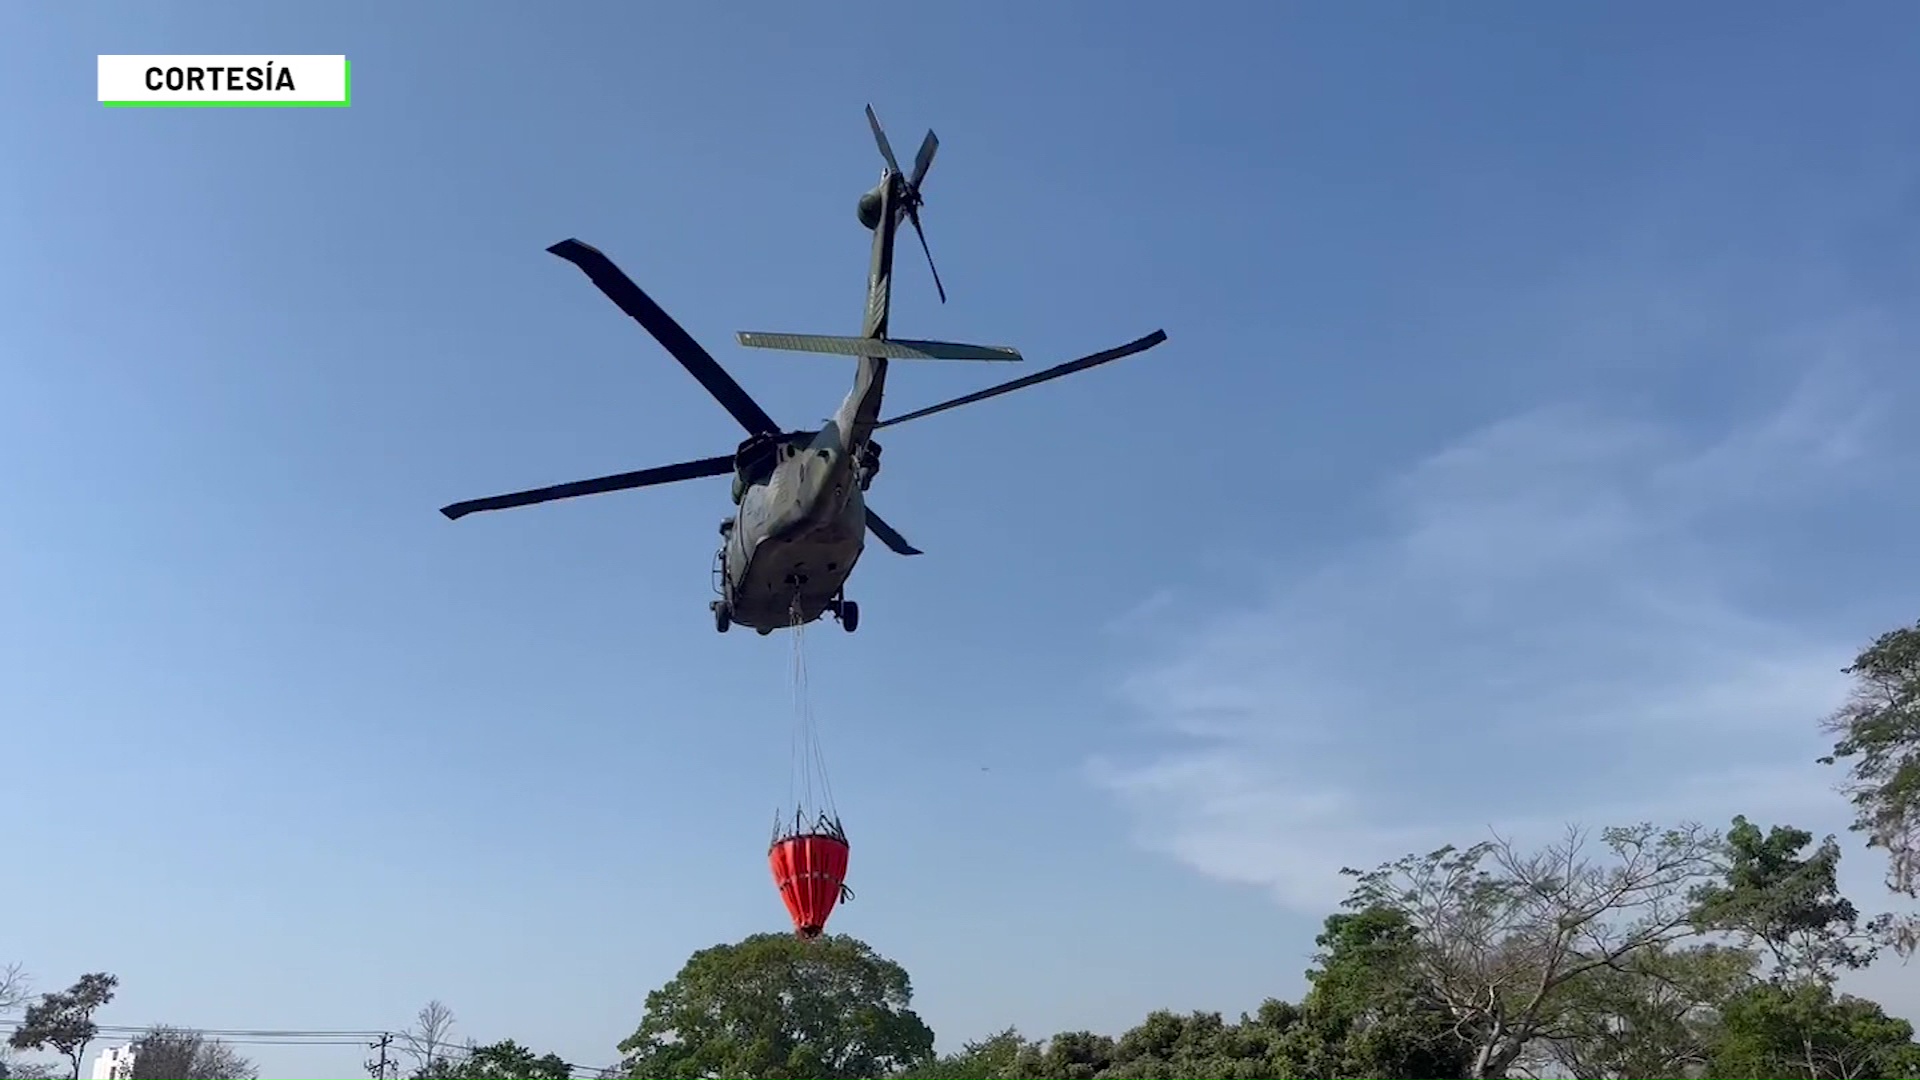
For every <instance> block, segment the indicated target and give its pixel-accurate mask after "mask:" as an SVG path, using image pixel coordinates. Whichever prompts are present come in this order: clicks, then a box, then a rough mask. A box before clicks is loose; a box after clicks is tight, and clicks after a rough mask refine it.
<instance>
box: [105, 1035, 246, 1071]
mask: <svg viewBox="0 0 1920 1080" xmlns="http://www.w3.org/2000/svg"><path fill="white" fill-rule="evenodd" d="M258 1075H259V1073H258V1071H257V1070H256V1069H255V1068H254V1065H253V1062H251V1061H249V1060H247V1058H246V1057H245V1056H243V1055H242V1054H241V1053H240V1052H239V1051H238V1050H236V1049H234V1048H233V1047H232V1046H231V1045H229V1044H227V1043H224V1042H221V1041H220V1040H218V1039H209V1038H207V1037H206V1036H205V1035H203V1034H201V1033H200V1032H198V1031H192V1030H188V1029H185V1028H176V1027H167V1026H164V1025H162V1026H158V1027H154V1028H151V1029H149V1030H148V1031H147V1032H146V1033H145V1034H143V1035H141V1036H140V1037H139V1038H137V1039H135V1040H134V1041H133V1075H132V1080H255V1077H257V1076H258Z"/></svg>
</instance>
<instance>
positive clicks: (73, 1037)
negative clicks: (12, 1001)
mask: <svg viewBox="0 0 1920 1080" xmlns="http://www.w3.org/2000/svg"><path fill="white" fill-rule="evenodd" d="M119 985H120V979H119V977H118V976H115V975H109V974H107V973H106V972H104V971H96V972H93V973H92V974H89V975H82V976H80V979H79V981H77V982H75V983H74V984H73V985H72V986H70V987H68V988H67V989H65V990H62V991H59V992H58V993H49V994H42V995H41V996H40V1000H39V1001H37V1002H35V1003H33V1004H32V1005H29V1006H27V1013H26V1016H25V1017H24V1018H23V1019H22V1020H21V1021H20V1026H19V1027H17V1028H15V1029H14V1032H13V1035H12V1036H11V1037H9V1038H8V1040H7V1043H8V1045H10V1046H12V1047H13V1048H14V1049H16V1050H44V1049H46V1048H47V1047H52V1048H53V1049H54V1050H56V1051H57V1052H59V1053H60V1054H62V1055H63V1056H65V1057H66V1059H67V1060H68V1061H69V1062H71V1063H72V1064H73V1072H72V1073H71V1077H72V1080H79V1078H80V1058H81V1056H82V1055H84V1054H85V1053H86V1052H87V1044H88V1043H90V1042H92V1041H93V1037H94V1036H95V1035H97V1034H99V1031H100V1029H99V1028H98V1027H96V1026H95V1025H94V1022H93V1014H94V1011H95V1010H97V1009H98V1008H100V1006H102V1005H105V1004H106V1003H107V1002H109V1001H112V1000H113V993H114V990H115V988H116V987H118V986H119Z"/></svg>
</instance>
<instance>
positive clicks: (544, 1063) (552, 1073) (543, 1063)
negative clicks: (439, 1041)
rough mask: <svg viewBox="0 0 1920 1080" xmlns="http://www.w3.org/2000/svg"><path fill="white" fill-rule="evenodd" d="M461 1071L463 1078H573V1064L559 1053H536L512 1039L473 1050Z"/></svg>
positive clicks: (555, 1079) (472, 1079)
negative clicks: (567, 1061) (564, 1059)
mask: <svg viewBox="0 0 1920 1080" xmlns="http://www.w3.org/2000/svg"><path fill="white" fill-rule="evenodd" d="M457 1075H458V1076H459V1077H460V1080H571V1077H572V1076H573V1067H572V1066H570V1065H568V1064H567V1063H566V1062H565V1061H562V1060H561V1059H560V1056H559V1055H558V1054H542V1055H539V1056H538V1057H536V1056H534V1053H533V1051H532V1050H529V1049H527V1048H526V1047H524V1046H521V1045H520V1044H519V1043H517V1042H514V1041H513V1040H512V1039H503V1040H501V1041H500V1042H497V1043H490V1044H488V1045H486V1046H476V1047H474V1048H473V1049H471V1050H469V1051H468V1052H467V1055H466V1061H465V1062H464V1063H463V1064H462V1065H461V1067H460V1069H459V1071H458V1073H457Z"/></svg>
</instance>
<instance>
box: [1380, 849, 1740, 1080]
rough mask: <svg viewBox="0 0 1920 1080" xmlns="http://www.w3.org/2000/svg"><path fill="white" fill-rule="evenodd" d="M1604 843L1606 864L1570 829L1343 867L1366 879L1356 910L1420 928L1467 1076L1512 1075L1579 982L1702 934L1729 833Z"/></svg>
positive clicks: (1423, 954) (1423, 972) (1421, 958)
mask: <svg viewBox="0 0 1920 1080" xmlns="http://www.w3.org/2000/svg"><path fill="white" fill-rule="evenodd" d="M1601 835H1602V840H1603V842H1604V845H1605V847H1606V849H1607V851H1608V852H1609V853H1610V855H1611V858H1610V860H1609V861H1608V863H1607V864H1606V865H1602V864H1600V863H1597V862H1595V861H1593V860H1592V859H1591V858H1590V857H1589V856H1588V854H1587V853H1586V846H1585V839H1584V836H1583V835H1582V834H1581V833H1580V832H1579V831H1578V830H1570V831H1569V833H1568V836H1567V838H1566V840H1564V841H1563V842H1561V843H1559V844H1556V845H1553V846H1550V847H1548V848H1545V849H1543V850H1541V851H1539V852H1537V853H1532V854H1523V853H1521V852H1519V851H1517V850H1516V849H1515V848H1514V847H1513V846H1512V844H1510V843H1509V842H1507V841H1504V840H1498V841H1494V842H1489V843H1482V844H1476V845H1474V846H1473V847H1471V848H1468V849H1466V850H1465V851H1461V850H1458V849H1456V848H1453V847H1451V846H1448V847H1443V848H1441V849H1439V850H1438V851H1435V852H1432V853H1431V854H1428V855H1425V856H1413V855H1409V856H1407V857H1405V858H1402V859H1399V860H1397V861H1395V862H1391V863H1387V864H1385V865H1383V866H1380V867H1379V868H1377V869H1374V870H1371V871H1367V872H1364V873H1362V872H1360V871H1356V870H1346V871H1344V872H1345V873H1347V874H1348V875H1350V876H1352V877H1354V878H1356V879H1357V883H1356V884H1355V886H1354V889H1353V892H1352V894H1351V895H1350V896H1349V897H1348V899H1347V901H1346V905H1345V906H1346V907H1347V908H1348V909H1349V910H1353V911H1368V910H1370V909H1384V910H1387V911H1392V912H1396V913H1398V914H1399V915H1400V916H1401V917H1402V918H1404V919H1405V920H1406V922H1407V925H1408V926H1409V927H1411V928H1412V930H1413V931H1414V933H1415V935H1416V937H1417V941H1418V948H1416V949H1415V950H1413V953H1412V962H1413V964H1414V965H1415V969H1416V971H1417V972H1418V974H1419V978H1420V981H1421V983H1422V984H1423V985H1424V986H1425V988H1426V989H1427V990H1428V991H1429V992H1431V993H1432V995H1433V996H1434V998H1435V999H1436V1000H1437V1001H1438V1002H1439V1003H1440V1004H1441V1005H1442V1006H1443V1007H1444V1008H1445V1009H1446V1010H1447V1013H1448V1015H1449V1016H1450V1017H1451V1019H1452V1021H1453V1028H1454V1030H1455V1031H1456V1032H1457V1033H1458V1034H1459V1036H1460V1037H1461V1038H1462V1039H1463V1040H1465V1042H1466V1044H1467V1045H1468V1046H1469V1047H1470V1048H1471V1056H1470V1058H1469V1060H1468V1062H1467V1068H1466V1069H1465V1070H1464V1071H1463V1073H1462V1074H1461V1075H1463V1076H1466V1077H1473V1078H1479V1077H1496V1076H1505V1075H1507V1071H1508V1070H1509V1068H1511V1067H1512V1066H1513V1064H1514V1063H1515V1062H1516V1061H1518V1060H1519V1059H1520V1057H1521V1055H1522V1054H1523V1053H1524V1052H1525V1051H1526V1050H1527V1049H1528V1047H1529V1045H1530V1044H1532V1043H1533V1042H1534V1041H1535V1040H1536V1039H1539V1038H1541V1037H1542V1036H1544V1035H1545V1034H1547V1033H1548V1032H1550V1031H1551V1030H1552V1027H1553V1025H1554V1024H1555V1023H1556V1022H1557V1021H1558V1020H1559V1019H1560V1017H1561V1015H1562V1012H1563V1009H1564V1007H1565V1006H1566V1005H1567V1004H1568V1003H1569V1001H1570V1000H1571V995H1570V993H1569V988H1570V984H1572V983H1574V981H1575V980H1577V979H1579V978H1580V977H1581V976H1583V975H1586V974H1587V973H1589V972H1592V971H1595V970H1597V969H1600V968H1604V967H1619V966H1624V965H1627V964H1630V963H1631V962H1632V961H1633V960H1634V959H1635V958H1636V957H1637V956H1638V955H1639V954H1642V953H1645V952H1648V951H1650V950H1653V949H1657V948H1661V947H1664V946H1667V945H1669V944H1671V943H1673V942H1675V941H1678V940H1679V939H1681V938H1684V937H1686V936H1689V935H1690V934H1691V933H1692V932H1693V930H1692V926H1691V923H1690V919H1691V916H1692V914H1693V897H1694V895H1695V894H1696V893H1697V892H1698V891H1699V890H1700V889H1701V888H1702V887H1704V886H1706V885H1708V884H1710V883H1711V881H1712V879H1713V876H1714V874H1715V871H1716V869H1717V864H1716V860H1715V856H1716V855H1717V854H1718V852H1719V851H1720V848H1721V845H1720V843H1719V838H1718V837H1717V836H1715V835H1714V834H1712V833H1711V832H1709V831H1707V830H1704V829H1701V828H1700V827H1698V826H1693V825H1689V826H1685V827H1682V828H1678V829H1667V830H1658V829H1655V828H1654V827H1653V826H1651V825H1637V826H1633V827H1630V828H1613V829H1607V830H1605V831H1604V832H1603V833H1602V834H1601ZM1489 861H1491V862H1492V869H1487V868H1485V864H1486V863H1488V862H1489Z"/></svg>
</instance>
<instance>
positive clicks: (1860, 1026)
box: [1712, 982, 1920, 1080]
mask: <svg viewBox="0 0 1920 1080" xmlns="http://www.w3.org/2000/svg"><path fill="white" fill-rule="evenodd" d="M1722 1014H1723V1021H1722V1022H1723V1023H1724V1025H1725V1034H1724V1035H1723V1037H1722V1039H1721V1041H1720V1043H1719V1045H1718V1046H1717V1047H1715V1050H1714V1053H1713V1058H1712V1069H1713V1071H1712V1075H1714V1076H1770V1077H1779V1078H1782V1080H1784V1078H1787V1077H1796V1078H1802V1080H1894V1078H1898V1077H1906V1076H1913V1075H1916V1071H1917V1070H1920V1044H1916V1043H1915V1042H1914V1041H1913V1025H1912V1024H1910V1023H1908V1022H1907V1021H1905V1020H1900V1019H1897V1018H1894V1017H1890V1016H1888V1015H1887V1014H1886V1013H1885V1012H1884V1011H1883V1010H1882V1009H1881V1008H1880V1006H1878V1005H1876V1004H1874V1003H1873V1002H1871V1001H1864V1000H1862V999H1860V998H1856V997H1849V996H1846V995H1841V996H1839V997H1836V996H1834V993H1833V989H1832V987H1830V986H1828V985H1826V984H1825V983H1819V982H1814V983H1800V984H1797V985H1782V984H1778V983H1767V984H1762V985H1759V986H1755V987H1752V988H1750V989H1748V990H1747V991H1745V992H1744V993H1742V994H1740V995H1738V996H1737V997H1735V998H1734V999H1733V1000H1732V1001H1730V1002H1728V1003H1727V1005H1726V1006H1725V1007H1724V1009H1723V1010H1722Z"/></svg>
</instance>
